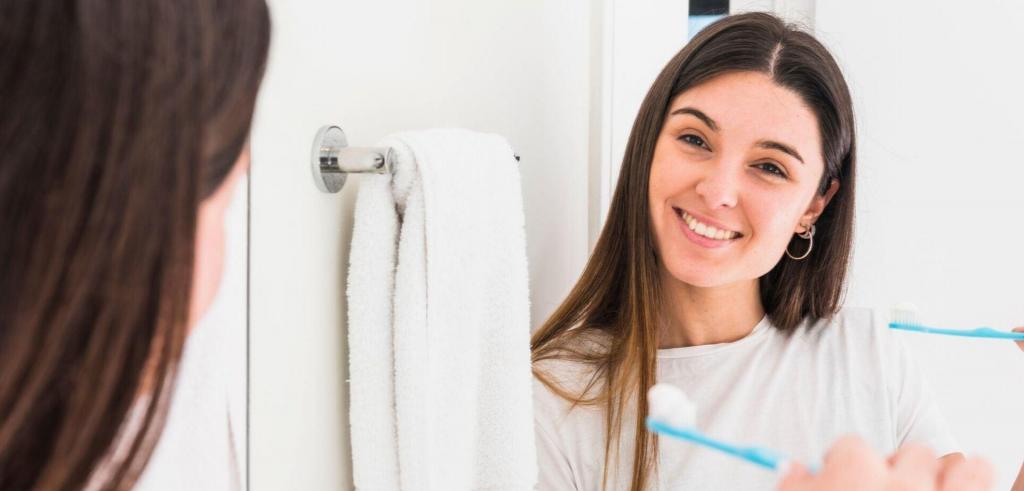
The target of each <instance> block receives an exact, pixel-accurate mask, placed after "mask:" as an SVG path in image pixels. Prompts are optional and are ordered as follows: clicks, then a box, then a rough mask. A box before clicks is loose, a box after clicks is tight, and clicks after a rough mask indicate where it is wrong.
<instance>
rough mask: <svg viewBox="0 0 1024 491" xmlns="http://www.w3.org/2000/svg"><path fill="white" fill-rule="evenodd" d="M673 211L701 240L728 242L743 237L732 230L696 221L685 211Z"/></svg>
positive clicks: (695, 218)
mask: <svg viewBox="0 0 1024 491" xmlns="http://www.w3.org/2000/svg"><path fill="white" fill-rule="evenodd" d="M674 210H675V212H676V215H677V216H679V218H680V219H682V221H683V223H684V224H685V226H686V227H687V228H689V231H690V232H692V233H693V234H695V235H697V236H700V237H701V238H704V239H710V240H715V241H721V242H728V241H730V240H733V239H736V238H738V237H741V236H742V235H743V234H741V233H739V232H736V231H734V230H727V229H723V228H719V227H716V226H714V225H711V224H709V223H705V222H702V221H700V220H698V219H697V217H694V216H693V215H691V214H689V213H687V212H686V211H685V210H682V209H679V208H674Z"/></svg>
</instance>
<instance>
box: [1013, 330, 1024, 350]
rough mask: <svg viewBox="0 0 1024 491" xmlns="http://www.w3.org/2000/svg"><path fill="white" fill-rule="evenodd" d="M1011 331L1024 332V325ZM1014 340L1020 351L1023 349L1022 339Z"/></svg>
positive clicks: (1023, 342)
mask: <svg viewBox="0 0 1024 491" xmlns="http://www.w3.org/2000/svg"><path fill="white" fill-rule="evenodd" d="M1013 332H1024V326H1021V327H1015V328H1014V329H1013ZM1015 342H1016V343H1017V347H1018V348H1020V350H1021V351H1024V341H1015Z"/></svg>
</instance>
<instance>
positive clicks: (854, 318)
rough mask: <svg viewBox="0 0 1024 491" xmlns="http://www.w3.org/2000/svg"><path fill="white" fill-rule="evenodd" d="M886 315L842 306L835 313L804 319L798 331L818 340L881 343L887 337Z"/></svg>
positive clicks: (865, 309)
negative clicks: (809, 319)
mask: <svg viewBox="0 0 1024 491" xmlns="http://www.w3.org/2000/svg"><path fill="white" fill-rule="evenodd" d="M888 322H889V321H888V316H887V315H886V314H885V313H883V312H881V311H879V310H877V309H869V308H863V307H844V308H843V309H841V310H839V312H836V313H835V314H833V315H831V316H829V317H824V318H821V319H818V320H817V321H814V322H810V321H804V323H803V324H801V326H800V327H798V328H797V330H798V332H800V333H802V334H803V335H804V336H806V337H808V338H810V339H815V340H818V342H847V341H850V342H852V341H859V342H867V343H871V344H876V343H882V342H884V341H885V340H886V338H888V332H889V330H888V328H887V324H888Z"/></svg>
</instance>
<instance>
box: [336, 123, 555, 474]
mask: <svg viewBox="0 0 1024 491" xmlns="http://www.w3.org/2000/svg"><path fill="white" fill-rule="evenodd" d="M380 145H381V146H388V147H391V148H392V150H393V151H394V152H395V153H394V159H393V163H394V165H395V170H394V172H393V178H392V176H388V175H381V176H377V175H373V176H365V177H364V180H363V182H361V185H360V189H359V195H358V197H357V199H356V210H355V214H356V216H355V226H354V229H353V235H352V247H351V251H350V257H349V281H348V309H349V325H348V328H349V351H350V356H349V367H350V403H351V406H350V407H351V412H350V421H351V425H352V431H351V437H352V454H353V478H354V480H355V485H356V487H357V488H362V489H375V490H376V489H399V488H400V489H405V490H420V489H424V490H435V489H437V490H440V489H444V490H463V489H510V490H511V489H533V486H534V483H535V481H536V473H537V470H536V465H537V464H536V453H535V449H534V442H533V417H532V394H531V390H532V385H531V384H532V381H531V373H530V352H529V291H528V273H527V264H526V240H525V234H524V223H523V208H522V196H521V189H520V179H519V169H518V165H517V162H516V161H515V159H514V158H513V152H512V149H511V148H510V147H509V145H508V143H507V142H506V141H505V140H504V139H503V138H502V137H500V136H497V135H488V134H480V133H475V132H470V131H465V130H454V129H441V130H428V131H421V132H410V133H403V134H398V135H394V136H392V137H389V138H386V139H385V140H384V141H383V142H381V144H380ZM399 227H400V231H399ZM396 253H397V257H396ZM396 263H397V267H396ZM392 314H393V316H392Z"/></svg>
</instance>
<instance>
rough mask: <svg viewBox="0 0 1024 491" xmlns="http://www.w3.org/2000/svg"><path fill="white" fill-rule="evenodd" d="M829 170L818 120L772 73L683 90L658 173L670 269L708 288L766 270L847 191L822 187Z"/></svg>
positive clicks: (657, 216)
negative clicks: (821, 191) (822, 190)
mask: <svg viewBox="0 0 1024 491" xmlns="http://www.w3.org/2000/svg"><path fill="white" fill-rule="evenodd" d="M823 172H824V162H823V160H822V152H821V138H820V135H819V131H818V121H817V119H816V118H815V116H814V114H813V113H812V112H811V110H810V109H809V108H808V107H807V106H806V105H805V104H804V103H803V101H802V100H801V99H800V98H799V96H798V95H797V94H796V93H794V92H792V91H790V90H789V89H786V88H783V87H780V86H778V85H776V84H775V83H774V82H772V81H771V79H770V78H768V76H767V75H764V74H762V73H757V72H737V73H730V74H725V75H720V76H718V77H715V78H713V79H711V80H709V81H707V82H705V83H703V84H701V85H698V86H696V87H693V88H691V89H689V90H687V91H685V92H683V93H681V94H679V95H678V96H677V97H676V98H675V99H674V100H673V101H672V102H671V104H670V105H669V110H668V115H667V116H666V119H665V122H664V125H663V128H662V131H661V134H659V135H658V141H657V144H656V146H655V149H654V159H653V162H652V165H651V173H650V192H649V195H648V196H649V203H650V212H651V221H652V225H653V228H654V234H655V244H656V247H657V251H658V257H659V258H660V259H661V264H662V268H663V269H665V270H667V271H668V272H669V273H671V275H672V276H674V277H675V278H676V279H678V280H679V281H681V282H683V283H686V284H689V285H693V286H699V287H712V286H721V285H727V284H731V283H735V282H739V281H744V280H752V279H756V278H759V277H761V276H762V275H764V274H765V273H767V272H768V271H770V270H771V269H772V268H773V267H774V266H775V264H776V263H778V261H779V260H780V258H781V257H782V255H783V254H784V253H785V249H786V246H787V245H788V244H789V241H790V239H791V238H792V237H793V234H794V233H800V232H803V231H805V230H806V228H805V226H806V225H809V224H811V223H813V222H814V220H815V219H817V217H818V215H820V214H821V212H822V210H823V209H824V207H825V205H826V204H827V203H828V200H829V199H831V197H832V195H833V194H834V193H835V191H836V189H838V183H835V182H833V184H832V185H831V186H830V187H829V190H828V192H827V193H826V195H825V196H821V195H820V194H818V193H817V192H816V191H817V188H818V184H819V182H820V179H821V176H822V173H823ZM803 251H804V249H799V250H794V251H792V252H793V254H795V255H799V254H802V253H803ZM812 254H813V252H812Z"/></svg>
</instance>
